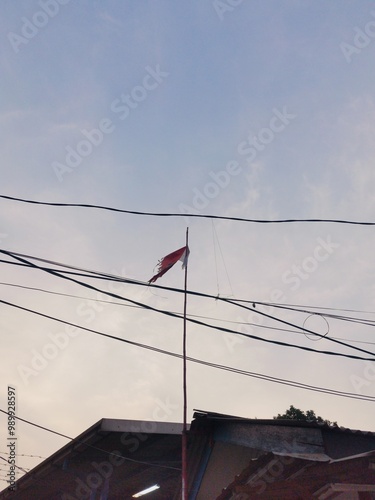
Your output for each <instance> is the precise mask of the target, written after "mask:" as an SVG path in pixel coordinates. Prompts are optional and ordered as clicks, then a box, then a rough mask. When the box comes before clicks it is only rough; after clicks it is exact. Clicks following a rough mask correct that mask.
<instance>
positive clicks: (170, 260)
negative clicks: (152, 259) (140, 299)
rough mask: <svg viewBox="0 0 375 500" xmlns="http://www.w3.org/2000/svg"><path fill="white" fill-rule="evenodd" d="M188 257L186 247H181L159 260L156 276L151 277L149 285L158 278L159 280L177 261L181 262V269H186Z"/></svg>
mask: <svg viewBox="0 0 375 500" xmlns="http://www.w3.org/2000/svg"><path fill="white" fill-rule="evenodd" d="M188 255H189V248H188V247H187V246H185V247H182V248H180V249H178V250H175V251H174V252H172V253H170V254H169V255H166V256H165V257H163V258H162V259H161V260H159V262H158V267H157V271H158V272H157V274H155V276H153V277H152V278H151V279H150V280H149V283H153V282H154V281H156V280H157V279H158V278H161V277H162V276H163V274H165V273H166V272H167V271H169V269H170V268H171V267H172V266H174V265H175V264H176V262H177V261H178V260H181V261H182V269H184V268H185V267H186V264H187V258H188Z"/></svg>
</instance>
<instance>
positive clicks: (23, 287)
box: [0, 281, 375, 345]
mask: <svg viewBox="0 0 375 500" xmlns="http://www.w3.org/2000/svg"><path fill="white" fill-rule="evenodd" d="M0 285H4V286H10V287H15V288H21V289H23V290H32V291H37V292H42V293H46V294H51V295H57V296H59V297H69V298H73V299H80V300H86V301H90V302H99V303H101V304H108V305H112V306H121V307H130V308H134V309H143V307H142V306H135V305H132V304H124V303H123V302H114V301H111V300H103V299H97V298H92V297H84V296H82V295H74V294H70V293H62V292H54V291H53V290H46V289H43V288H38V287H32V286H26V285H20V284H16V283H6V282H3V281H1V282H0ZM168 312H172V313H174V314H176V315H178V314H179V313H177V312H176V311H170V310H168ZM313 314H317V313H313ZM179 317H181V316H179ZM187 317H189V318H199V319H208V320H213V321H218V322H220V323H230V324H235V325H243V326H254V327H256V328H262V329H264V330H272V331H277V332H286V333H293V334H297V335H305V333H304V332H303V331H300V330H290V329H288V328H279V327H275V326H269V325H261V324H258V323H250V322H245V321H234V320H229V319H224V318H217V317H215V318H213V317H212V316H203V315H200V314H187ZM343 319H345V317H343ZM331 338H334V339H337V340H345V341H346V342H353V343H354V344H367V345H375V342H366V341H361V340H355V339H344V338H340V337H331Z"/></svg>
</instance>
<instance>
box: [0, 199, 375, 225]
mask: <svg viewBox="0 0 375 500" xmlns="http://www.w3.org/2000/svg"><path fill="white" fill-rule="evenodd" d="M0 198H3V199H4V200H10V201H17V202H21V203H30V204H33V205H44V206H49V207H76V208H95V209H99V210H107V211H110V212H118V213H124V214H130V215H145V216H151V217H195V218H203V219H220V220H230V221H237V222H253V223H259V224H280V223H290V222H329V223H335V224H352V225H361V226H375V222H365V221H351V220H345V219H247V218H243V217H227V216H221V215H207V214H192V213H160V212H142V211H138V210H123V209H120V208H114V207H108V206H102V205H93V204H88V203H56V202H54V203H52V202H46V201H36V200H28V199H24V198H16V197H14V196H6V195H0Z"/></svg>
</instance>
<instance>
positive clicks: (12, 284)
mask: <svg viewBox="0 0 375 500" xmlns="http://www.w3.org/2000/svg"><path fill="white" fill-rule="evenodd" d="M0 285H4V286H10V287H15V288H21V289H23V290H32V291H37V292H42V293H46V294H51V295H57V296H59V297H69V298H73V299H80V300H86V301H89V302H99V303H101V304H108V305H112V306H121V307H130V308H134V309H141V310H142V309H143V307H142V306H134V305H132V304H124V303H123V302H114V301H112V300H103V299H96V298H92V297H84V296H82V295H74V294H70V293H62V292H54V291H52V290H46V289H43V288H38V287H32V286H26V285H19V284H16V283H6V282H3V281H1V282H0ZM168 312H173V313H175V314H178V313H177V312H176V311H170V310H168ZM313 314H318V313H313ZM187 317H189V318H199V319H208V320H211V321H218V322H220V323H229V324H234V325H242V326H254V327H256V328H262V329H264V330H272V331H277V332H285V333H293V334H297V335H305V333H304V332H303V331H300V330H290V329H288V328H279V327H275V326H269V325H261V324H258V323H249V322H245V321H234V320H230V319H224V318H217V317H215V318H213V317H212V316H203V315H201V314H187ZM344 319H345V317H344ZM331 338H335V339H337V340H345V341H346V342H353V343H354V344H368V345H375V342H366V341H361V340H355V339H344V338H340V337H331ZM0 453H1V452H0Z"/></svg>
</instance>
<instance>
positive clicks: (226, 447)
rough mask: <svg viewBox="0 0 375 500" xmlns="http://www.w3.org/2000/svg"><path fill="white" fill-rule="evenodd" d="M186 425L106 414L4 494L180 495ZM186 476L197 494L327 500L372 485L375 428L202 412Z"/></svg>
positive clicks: (225, 499)
mask: <svg viewBox="0 0 375 500" xmlns="http://www.w3.org/2000/svg"><path fill="white" fill-rule="evenodd" d="M181 432H182V425H181V424H173V423H165V422H147V421H132V420H116V419H102V420H100V421H99V422H97V423H96V424H94V425H93V426H92V427H90V428H89V429H87V430H86V431H85V432H83V433H82V434H81V435H80V436H78V437H77V438H75V439H74V440H72V441H71V442H70V443H68V444H67V445H66V446H64V447H63V448H61V449H60V450H59V451H57V452H56V453H54V454H53V455H52V456H51V457H49V458H48V459H47V460H45V461H44V462H42V463H41V464H39V465H38V466H37V467H35V468H34V469H33V470H32V471H30V472H29V473H28V474H26V475H25V476H23V477H22V478H21V479H19V480H18V481H17V490H16V491H15V492H10V491H9V490H4V491H3V492H1V493H0V499H5V498H13V499H17V500H24V499H25V500H26V499H30V498H38V500H47V499H48V500H51V499H55V498H56V499H57V498H59V499H63V500H72V499H78V498H89V495H90V492H92V491H95V492H96V493H97V494H98V497H99V496H100V498H101V499H103V500H104V499H107V498H108V499H117V498H118V499H121V500H126V499H130V498H132V495H133V494H134V493H136V492H138V491H140V490H142V489H144V488H146V487H149V486H151V485H154V484H158V485H159V486H160V489H159V490H157V491H154V492H153V493H151V494H150V495H148V496H147V497H145V498H148V499H150V500H159V499H163V500H168V499H169V500H177V499H178V498H180V486H181ZM188 473H189V494H190V497H191V498H192V499H197V500H205V499H207V498H209V499H215V498H216V499H219V500H229V499H235V498H246V495H248V498H253V497H254V496H255V494H256V496H255V498H260V499H261V498H270V499H272V498H303V499H305V498H321V499H325V498H333V496H334V495H336V494H337V491H338V492H340V491H351V492H352V491H367V492H369V491H374V490H375V486H373V485H375V433H368V432H363V431H352V430H350V429H344V428H339V427H330V426H327V425H319V424H315V423H309V422H302V421H296V420H274V419H272V420H258V419H246V418H242V417H235V416H230V415H222V414H217V413H212V412H204V411H196V412H195V413H194V418H193V421H192V424H191V426H190V429H189V433H188ZM345 488H346V490H345ZM359 488H362V490H361V489H359ZM371 488H372V489H371ZM293 492H296V494H294V493H293ZM239 495H245V496H242V497H241V496H239ZM293 495H294V496H293ZM314 495H315V496H314Z"/></svg>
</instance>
